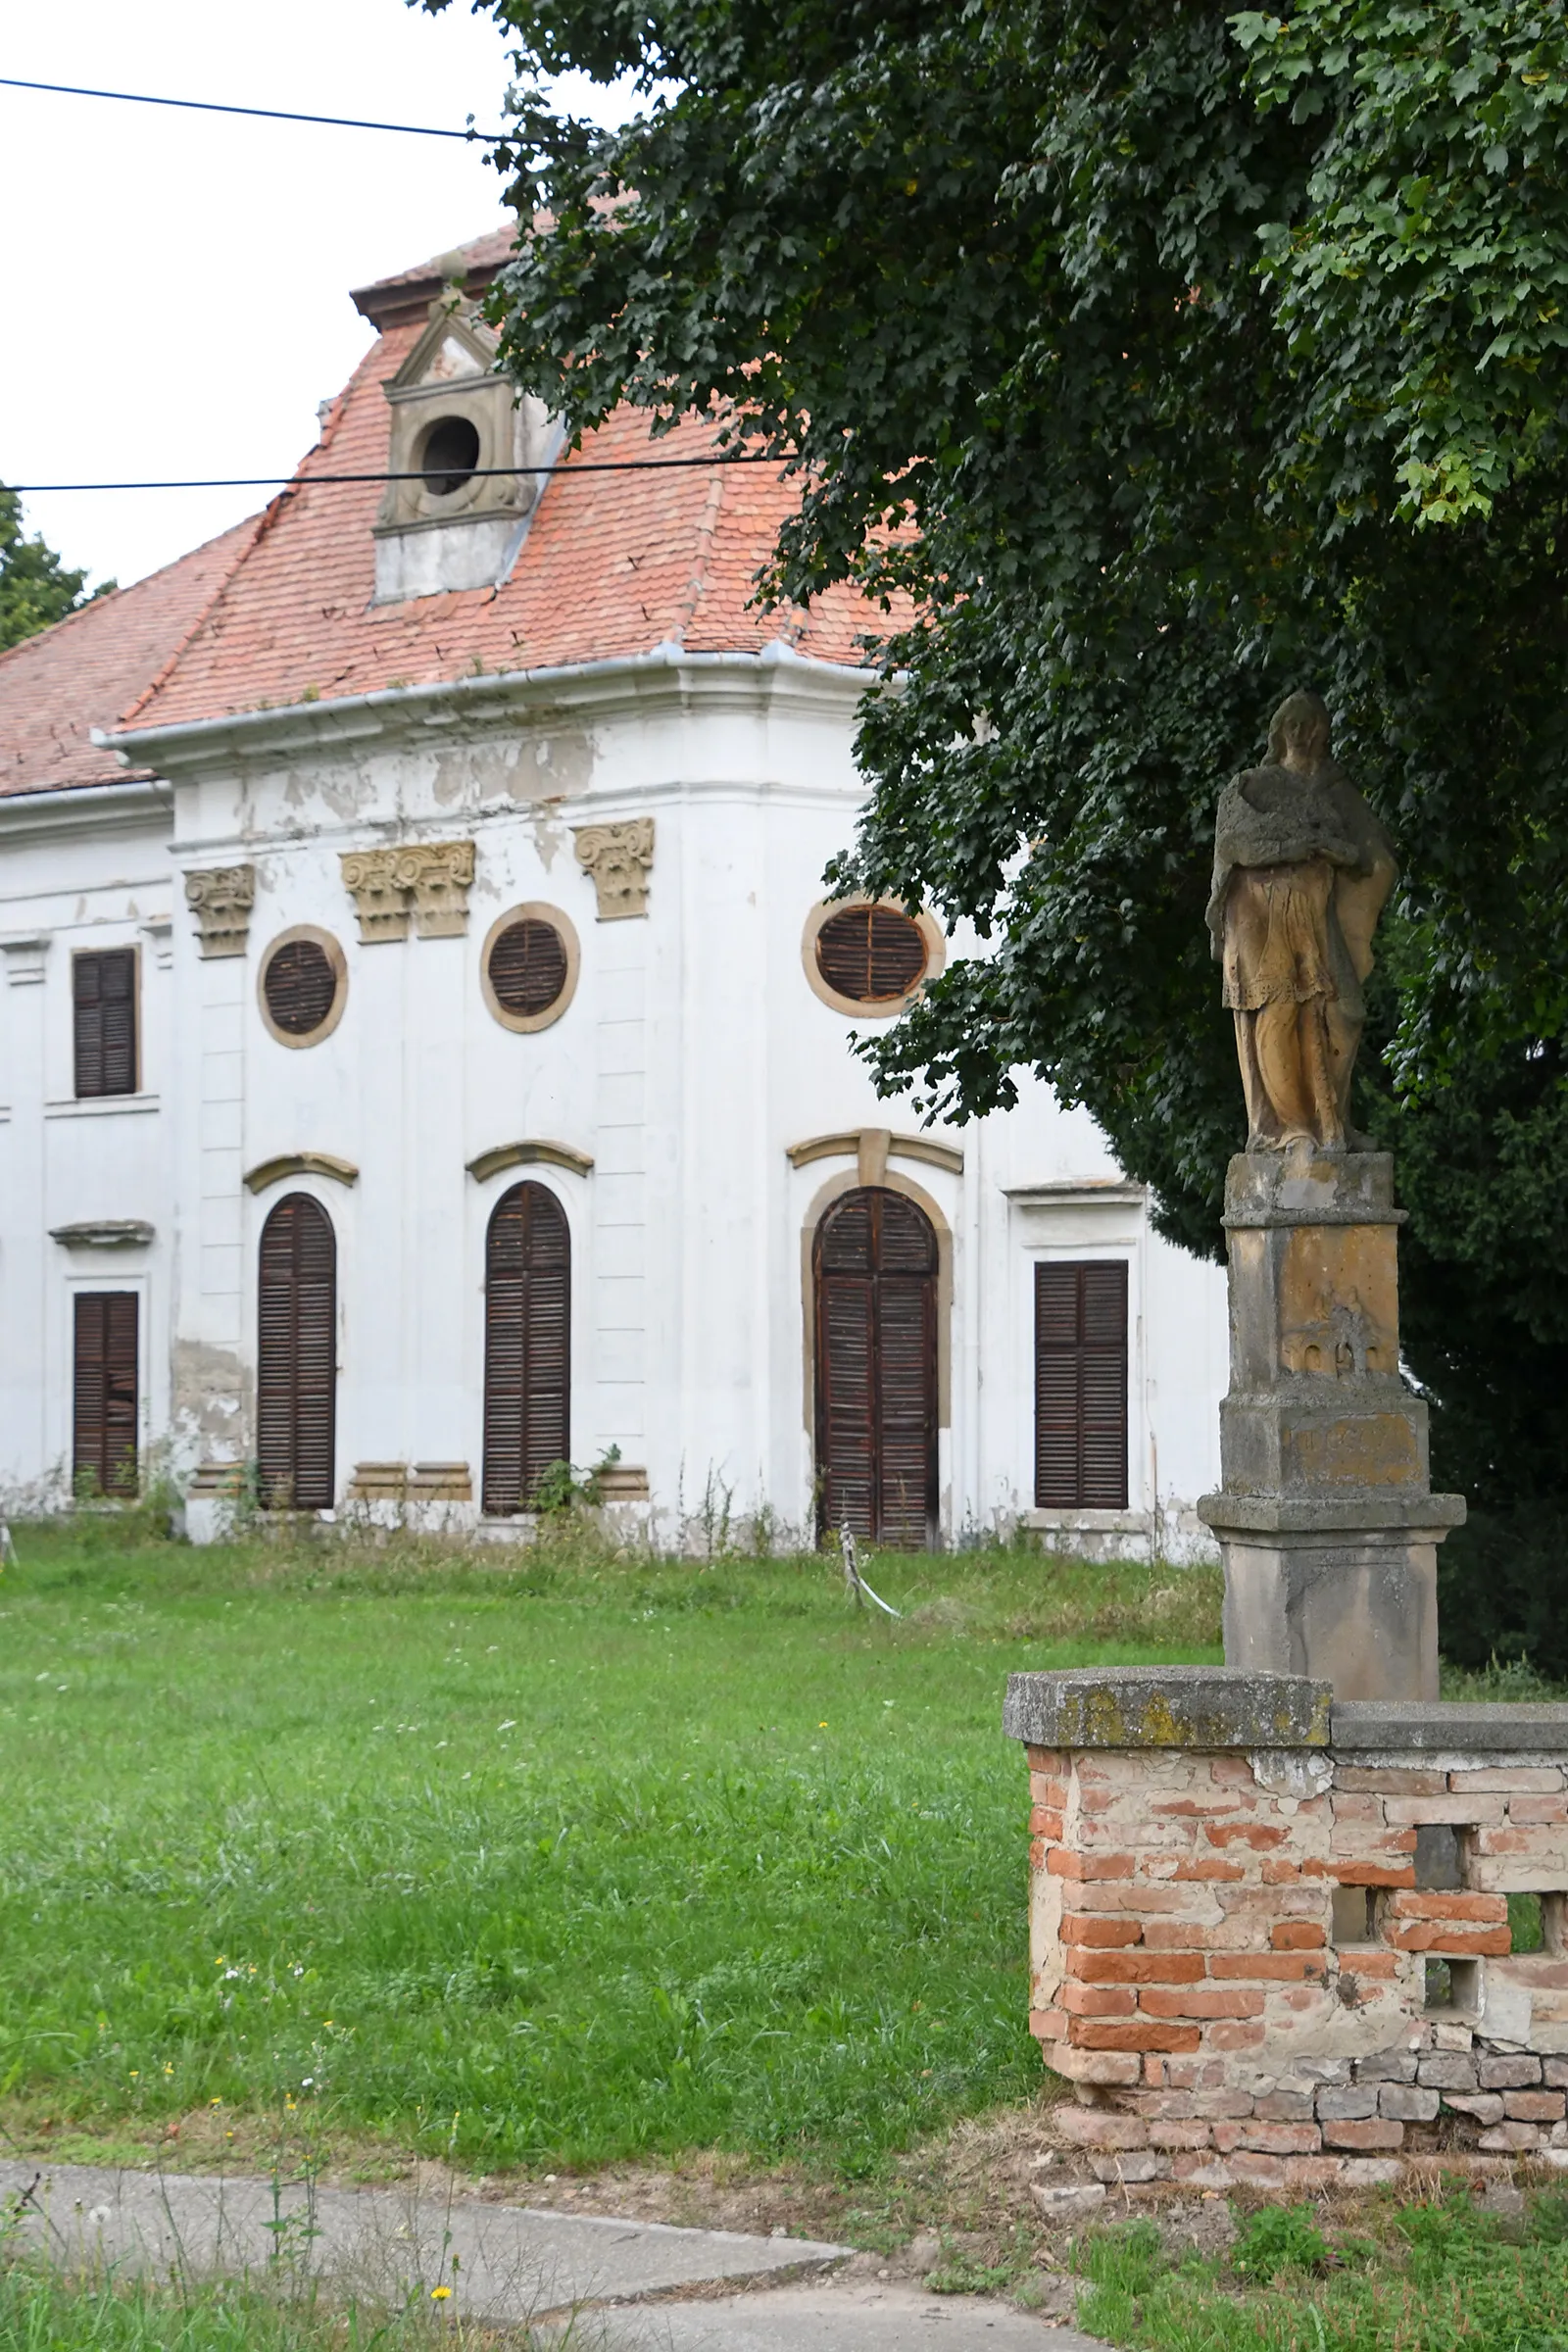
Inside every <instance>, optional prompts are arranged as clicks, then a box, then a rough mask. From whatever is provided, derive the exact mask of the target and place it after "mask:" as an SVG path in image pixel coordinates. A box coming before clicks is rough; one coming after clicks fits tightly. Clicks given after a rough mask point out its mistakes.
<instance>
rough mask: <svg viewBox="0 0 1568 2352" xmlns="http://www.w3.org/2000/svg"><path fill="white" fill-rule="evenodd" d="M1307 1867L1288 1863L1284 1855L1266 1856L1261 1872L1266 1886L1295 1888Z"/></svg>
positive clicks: (1302, 1864) (1298, 1863)
mask: <svg viewBox="0 0 1568 2352" xmlns="http://www.w3.org/2000/svg"><path fill="white" fill-rule="evenodd" d="M1305 1867H1306V1865H1305V1864H1304V1863H1301V1862H1290V1861H1287V1860H1286V1858H1285V1856H1284V1855H1283V1854H1265V1855H1264V1856H1263V1867H1262V1871H1261V1872H1260V1874H1259V1875H1260V1876H1261V1878H1262V1881H1263V1884H1264V1886H1265V1887H1294V1886H1295V1885H1296V1883H1297V1881H1298V1880H1299V1878H1300V1877H1301V1874H1302V1872H1303V1871H1304V1869H1305Z"/></svg>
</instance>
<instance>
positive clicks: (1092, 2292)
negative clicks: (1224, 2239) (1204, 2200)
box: [1077, 2185, 1568, 2352]
mask: <svg viewBox="0 0 1568 2352" xmlns="http://www.w3.org/2000/svg"><path fill="white" fill-rule="evenodd" d="M1514 2206H1515V2210H1513V2211H1512V2212H1509V2213H1507V2214H1499V2213H1493V2212H1488V2211H1487V2210H1485V2208H1484V2207H1483V2206H1481V2205H1478V2204H1477V2203H1476V2202H1475V2201H1474V2200H1473V2199H1472V2198H1471V2196H1470V2194H1469V2193H1468V2190H1467V2189H1466V2188H1465V2187H1464V2186H1463V2185H1458V2186H1454V2187H1450V2189H1449V2190H1448V2191H1447V2192H1446V2193H1437V2194H1434V2195H1432V2196H1430V2197H1427V2198H1424V2199H1420V2200H1418V2201H1416V2202H1414V2203H1401V2202H1396V2201H1395V2200H1394V2199H1393V2198H1390V2197H1387V2196H1381V2197H1377V2198H1374V2199H1371V2200H1369V2201H1368V2202H1366V2203H1365V2204H1363V2206H1362V2207H1361V2208H1360V2210H1359V2211H1358V2212H1356V2213H1355V2214H1354V2216H1353V2218H1352V2219H1351V2220H1350V2222H1349V2225H1348V2226H1346V2224H1345V2222H1344V2221H1343V2220H1342V2221H1341V2222H1340V2223H1339V2224H1338V2225H1336V2224H1334V2223H1326V2222H1324V2220H1323V2217H1322V2216H1321V2215H1320V2214H1314V2212H1313V2210H1312V2208H1311V2207H1310V2206H1305V2205H1303V2206H1297V2207H1294V2208H1290V2207H1285V2208H1282V2207H1280V2206H1264V2207H1263V2208H1261V2209H1260V2210H1258V2211H1256V2212H1253V2213H1252V2214H1250V2215H1249V2216H1247V2217H1244V2219H1243V2221H1242V2225H1241V2228H1240V2229H1239V2231H1238V2233H1237V2237H1236V2242H1235V2244H1234V2246H1233V2247H1232V2249H1231V2251H1230V2254H1229V2256H1228V2258H1227V2259H1226V2260H1224V2261H1219V2260H1208V2261H1204V2260H1202V2259H1201V2258H1199V2257H1198V2256H1196V2255H1189V2256H1188V2257H1187V2259H1186V2260H1182V2259H1180V2258H1179V2257H1176V2256H1173V2255H1172V2253H1171V2252H1169V2251H1168V2250H1167V2249H1166V2248H1164V2247H1163V2246H1162V2244H1161V2239H1160V2232H1159V2229H1158V2228H1157V2227H1156V2226H1155V2225H1154V2224H1153V2223H1152V2222H1147V2221H1145V2222H1133V2223H1130V2224H1124V2225H1123V2226H1122V2227H1121V2228H1119V2229H1106V2230H1103V2231H1097V2232H1096V2233H1094V2234H1093V2235H1092V2236H1090V2237H1088V2238H1087V2239H1085V2240H1084V2242H1083V2243H1082V2244H1081V2246H1080V2247H1079V2249H1078V2256H1077V2260H1078V2268H1079V2270H1080V2273H1081V2274H1082V2276H1083V2277H1084V2278H1085V2279H1086V2280H1087V2281H1088V2282H1089V2291H1088V2292H1087V2293H1086V2294H1085V2295H1083V2296H1082V2297H1081V2299H1080V2301H1079V2305H1078V2322H1079V2325H1080V2326H1081V2327H1084V2328H1086V2329H1088V2330H1090V2331H1091V2332H1092V2333H1095V2334H1099V2335H1101V2336H1103V2337H1104V2338H1106V2339H1107V2340H1108V2341H1109V2342H1111V2343H1113V2344H1117V2345H1121V2346H1126V2347H1129V2348H1132V2347H1137V2348H1141V2352H1563V2347H1564V2346H1565V2345H1568V2199H1565V2198H1564V2197H1563V2196H1562V2195H1561V2194H1560V2193H1552V2192H1550V2191H1548V2192H1545V2193H1537V2194H1535V2195H1532V2196H1528V2197H1520V2198H1517V2199H1515V2200H1514Z"/></svg>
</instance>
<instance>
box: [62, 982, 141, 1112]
mask: <svg viewBox="0 0 1568 2352" xmlns="http://www.w3.org/2000/svg"><path fill="white" fill-rule="evenodd" d="M71 987H72V998H73V1018H74V1025H75V1054H76V1093H77V1096H78V1097H82V1096H90V1095H133V1094H134V1093H135V1092H136V951H135V949H134V948H108V949H105V950H103V951H101V952H100V953H99V954H97V955H92V956H73V958H72V969H71Z"/></svg>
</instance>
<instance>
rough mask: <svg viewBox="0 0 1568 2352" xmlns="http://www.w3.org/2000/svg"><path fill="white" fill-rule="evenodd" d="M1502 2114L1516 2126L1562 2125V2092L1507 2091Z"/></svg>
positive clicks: (1504, 2095)
mask: <svg viewBox="0 0 1568 2352" xmlns="http://www.w3.org/2000/svg"><path fill="white" fill-rule="evenodd" d="M1502 2112H1503V2114H1504V2115H1505V2116H1507V2117H1509V2118H1510V2120H1511V2121H1512V2122H1514V2123H1516V2124H1560V2123H1561V2122H1562V2119H1563V2094H1562V2092H1561V2091H1560V2090H1505V2091H1504V2092H1503V2094H1502Z"/></svg>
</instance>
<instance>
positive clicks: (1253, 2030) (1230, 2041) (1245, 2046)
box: [1208, 2018, 1268, 2050]
mask: <svg viewBox="0 0 1568 2352" xmlns="http://www.w3.org/2000/svg"><path fill="white" fill-rule="evenodd" d="M1267 2039H1268V2029H1267V2027H1266V2026H1253V2025H1243V2024H1242V2023H1241V2021H1240V2020H1239V2019H1238V2020H1236V2021H1234V2022H1233V2021H1232V2020H1231V2019H1230V2018H1221V2019H1220V2020H1219V2021H1218V2023H1217V2024H1215V2025H1212V2026H1210V2027H1209V2029H1208V2041H1209V2047H1210V2048H1211V2049H1215V2050H1260V2049H1261V2048H1262V2047H1263V2044H1264V2042H1265V2041H1266V2040H1267Z"/></svg>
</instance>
